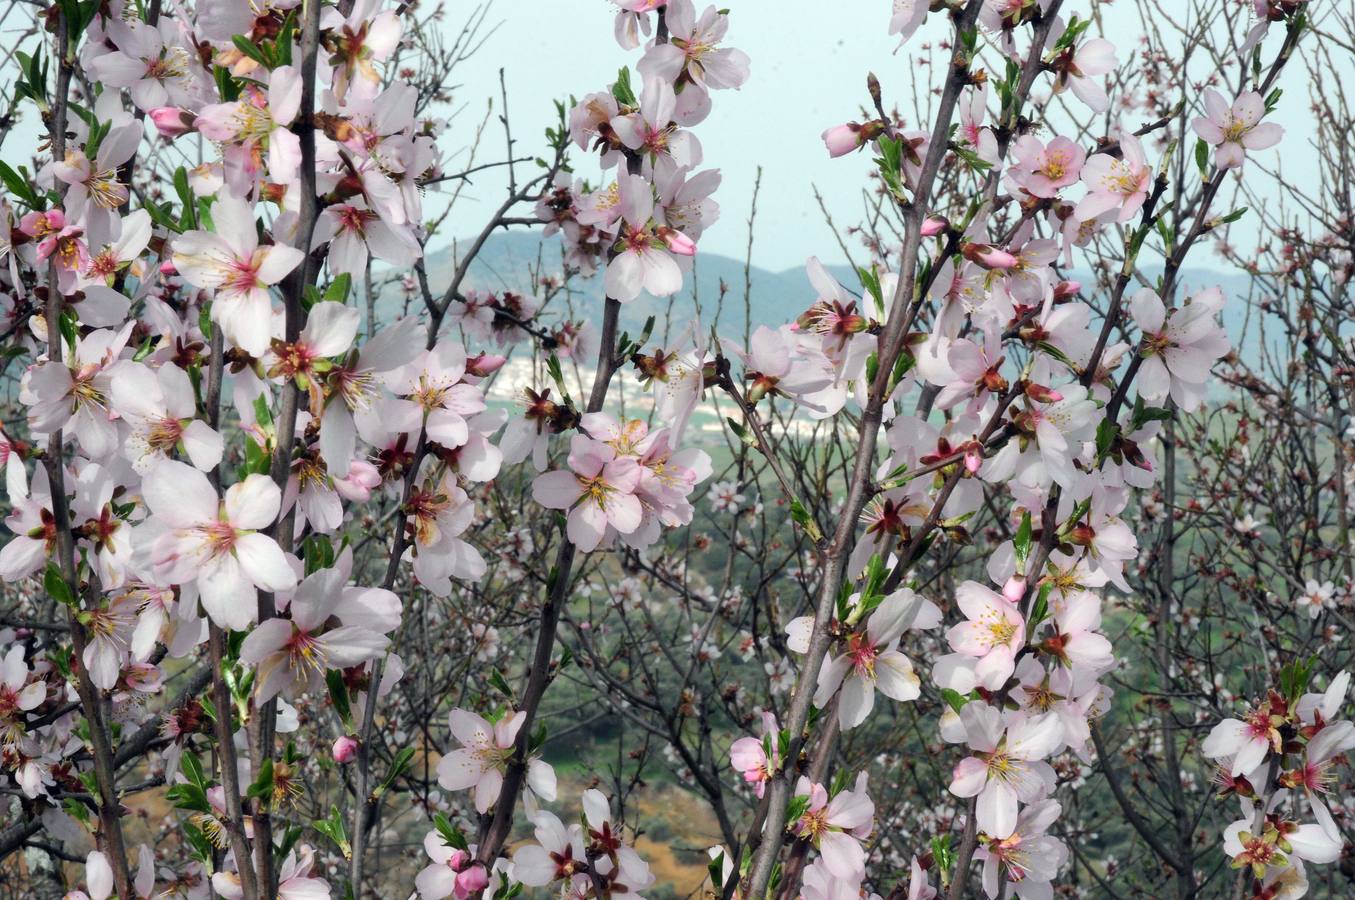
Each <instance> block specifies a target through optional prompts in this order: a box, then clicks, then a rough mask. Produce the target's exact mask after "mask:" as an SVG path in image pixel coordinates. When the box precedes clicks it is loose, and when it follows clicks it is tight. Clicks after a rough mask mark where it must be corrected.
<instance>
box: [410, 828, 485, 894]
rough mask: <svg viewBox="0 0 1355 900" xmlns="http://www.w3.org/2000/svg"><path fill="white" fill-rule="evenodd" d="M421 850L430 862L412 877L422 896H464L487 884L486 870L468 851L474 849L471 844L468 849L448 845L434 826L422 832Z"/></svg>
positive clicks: (480, 889) (481, 888) (483, 887)
mask: <svg viewBox="0 0 1355 900" xmlns="http://www.w3.org/2000/svg"><path fill="white" fill-rule="evenodd" d="M423 850H424V852H425V853H427V854H428V858H429V859H430V860H432V862H431V863H430V864H429V865H427V866H425V867H424V868H423V869H421V870H420V871H419V874H418V875H416V876H415V877H414V887H415V888H417V889H418V891H419V897H420V898H421V900H442V898H444V897H455V898H456V900H466V898H468V897H470V896H472V895H474V894H476V893H478V892H479V891H482V890H484V889H485V887H486V886H488V884H489V873H488V872H486V871H485V867H484V865H483V864H482V863H479V862H476V861H475V858H474V857H473V856H472V855H471V854H473V853H474V852H475V847H474V846H472V847H470V848H469V850H470V852H469V853H468V852H467V851H466V850H459V849H457V848H455V847H451V846H449V845H448V844H447V843H446V842H445V841H444V840H443V837H442V835H441V834H440V833H439V832H438V831H436V830H433V831H430V832H428V834H426V835H424V839H423Z"/></svg>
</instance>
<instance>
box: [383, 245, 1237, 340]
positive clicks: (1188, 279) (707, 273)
mask: <svg viewBox="0 0 1355 900" xmlns="http://www.w3.org/2000/svg"><path fill="white" fill-rule="evenodd" d="M468 244H469V242H462V243H461V244H460V245H459V246H458V247H457V248H444V249H441V250H438V251H435V252H433V253H431V254H429V257H428V266H427V268H428V275H429V282H430V284H431V286H432V288H433V290H434V291H435V292H436V291H440V290H442V289H444V288H445V286H446V285H447V284H448V283H449V282H450V280H451V277H452V274H453V272H454V270H455V267H456V260H457V258H458V252H459V251H460V250H463V249H464V248H466V247H467V246H468ZM560 246H561V245H560V240H559V238H558V237H552V238H542V237H541V236H540V234H539V233H538V232H535V231H508V232H498V233H496V234H494V235H492V236H491V237H490V238H489V239H488V240H487V241H486V242H485V246H484V247H483V248H482V249H481V251H480V254H479V255H478V256H477V257H476V259H475V260H474V262H472V264H471V268H470V271H469V273H468V276H467V284H466V287H468V288H474V289H479V290H489V291H496V290H513V291H518V292H525V291H529V290H530V289H531V273H533V272H539V273H542V274H547V275H549V274H558V273H559V272H560V271H561V250H560ZM828 269H829V271H830V272H832V273H833V274H834V275H835V276H836V277H837V278H838V280H839V281H841V282H842V284H844V285H845V286H847V287H848V288H849V289H851V290H853V291H859V290H860V280H859V279H858V278H857V276H856V273H855V272H853V271H852V269H851V267H850V266H846V265H832V266H829V267H828ZM694 271H695V275H696V277H695V278H691V277H688V278H687V280H686V285H685V287H684V289H683V291H682V292H681V293H680V294H678V295H676V296H675V297H674V298H666V299H658V298H654V297H650V296H649V295H648V294H642V295H641V296H640V297H639V298H637V299H636V300H635V301H633V302H631V303H628V304H626V306H625V307H624V310H623V313H622V323H621V324H622V328H623V329H626V330H629V331H630V332H631V333H632V334H635V333H636V332H638V330H639V329H640V328H641V327H643V324H644V321H645V319H646V318H647V317H648V316H651V315H652V316H654V317H655V320H656V326H655V334H656V336H660V337H661V336H662V335H663V333H664V326H665V321H666V318H667V317H669V316H671V319H668V322H669V326H668V327H669V328H670V329H671V330H672V333H673V334H675V335H676V334H678V333H680V332H681V331H682V330H683V329H685V328H686V327H688V324H689V322H690V321H691V318H692V310H693V306H692V298H693V296H695V297H696V298H697V299H698V300H699V302H700V308H701V319H702V323H703V327H705V328H709V323H710V322H712V321H717V320H718V325H719V331H720V333H721V334H725V335H730V336H738V335H742V334H743V330H744V324H745V296H747V298H748V302H747V318H748V322H749V324H750V325H751V327H752V328H757V327H758V326H759V325H768V326H771V327H775V326H777V325H779V324H781V323H784V322H787V321H789V320H791V319H793V318H794V317H795V316H797V315H798V314H800V313H801V312H803V311H804V310H805V309H806V308H807V307H808V306H809V304H810V303H812V302H813V301H814V299H815V295H814V291H813V289H812V288H811V287H810V284H809V280H808V278H807V277H806V276H805V273H804V269H803V268H798V267H797V268H793V269H786V270H784V271H779V272H776V271H772V270H770V269H765V268H762V267H761V266H756V265H755V266H752V267H751V268H749V269H747V271H746V272H745V266H744V263H743V262H742V261H741V260H736V259H731V258H729V257H727V256H721V255H719V254H717V253H707V252H702V253H700V254H698V255H697V257H696V258H695V260H694ZM1074 276H1075V277H1077V278H1078V279H1079V280H1081V281H1082V282H1083V283H1084V284H1090V283H1091V282H1092V281H1093V279H1091V278H1090V277H1089V274H1088V273H1087V272H1085V271H1084V272H1074ZM1181 282H1182V286H1183V288H1184V289H1185V290H1186V291H1188V292H1190V291H1195V290H1199V289H1201V288H1204V287H1210V286H1214V285H1217V286H1219V287H1222V288H1223V290H1224V293H1225V294H1226V295H1227V296H1228V297H1230V298H1239V297H1241V296H1242V295H1243V294H1245V292H1246V291H1247V289H1248V285H1249V279H1248V277H1247V276H1246V275H1245V274H1244V273H1241V272H1237V271H1227V270H1211V269H1204V268H1192V269H1186V270H1185V271H1184V273H1183V275H1182V278H1181ZM722 286H723V291H722ZM1130 290H1131V291H1132V290H1134V288H1133V287H1132V286H1131V288H1130ZM1178 296H1180V294H1179V293H1178ZM387 302H389V301H387ZM566 302H567V301H566V298H564V297H563V296H560V297H557V298H556V299H555V300H554V301H553V302H552V306H551V307H548V309H547V312H550V311H551V310H555V311H556V312H560V313H562V312H563V310H564V308H565V303H566ZM568 302H569V303H570V304H572V308H573V316H574V317H575V318H582V319H589V320H592V321H598V320H599V319H600V317H601V312H602V278H601V276H600V275H598V276H595V277H593V278H590V279H576V281H575V284H574V291H573V292H572V294H571V295H570V297H569V298H568ZM1245 314H1246V307H1245V304H1243V303H1240V302H1234V303H1230V304H1228V305H1227V306H1226V307H1225V313H1224V325H1225V327H1226V328H1227V330H1228V332H1229V335H1230V336H1231V337H1232V338H1233V339H1234V341H1236V340H1237V338H1238V336H1239V335H1241V334H1242V332H1243V328H1242V325H1243V321H1244V317H1245ZM1250 343H1252V342H1251V341H1248V344H1250ZM1249 351H1251V352H1254V347H1243V352H1244V354H1249Z"/></svg>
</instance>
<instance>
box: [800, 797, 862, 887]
mask: <svg viewBox="0 0 1355 900" xmlns="http://www.w3.org/2000/svg"><path fill="white" fill-rule="evenodd" d="M795 796H797V797H808V798H809V805H808V806H807V807H805V810H804V812H803V813H801V814H800V818H799V819H797V820H796V821H795V822H793V823H791V825H790V829H791V831H793V832H794V833H795V834H796V836H798V837H799V838H801V839H803V840H807V841H809V842H811V843H812V844H813V845H814V847H815V848H816V849H817V850H818V851H819V858H820V859H821V860H822V861H823V864H824V866H826V867H827V869H828V871H829V872H830V873H832V874H833V876H834V877H836V878H841V879H843V880H845V881H849V882H853V883H859V882H860V881H861V879H862V878H863V877H864V876H865V871H866V851H865V849H864V848H863V847H862V846H861V841H862V840H864V839H865V838H867V837H869V836H870V833H871V831H873V830H874V827H875V804H874V803H872V802H871V799H870V797H869V796H868V795H867V794H866V773H865V772H862V773H860V774H859V775H858V776H857V778H856V786H855V788H854V789H853V790H846V791H841V792H839V793H838V794H837V796H835V797H833V798H832V799H831V800H830V799H829V797H828V791H827V789H825V788H824V786H823V785H821V784H811V783H810V781H809V779H808V778H805V777H804V776H801V777H800V780H799V782H798V783H797V784H796V786H795Z"/></svg>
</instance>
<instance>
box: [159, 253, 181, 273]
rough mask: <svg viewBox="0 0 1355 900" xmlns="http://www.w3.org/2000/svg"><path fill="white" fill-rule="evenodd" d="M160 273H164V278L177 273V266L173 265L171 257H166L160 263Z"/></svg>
mask: <svg viewBox="0 0 1355 900" xmlns="http://www.w3.org/2000/svg"><path fill="white" fill-rule="evenodd" d="M160 274H161V275H164V276H165V277H166V278H168V277H169V276H171V275H178V274H179V270H178V268H177V267H176V266H175V265H174V258H173V257H166V258H165V259H164V261H162V262H161V263H160Z"/></svg>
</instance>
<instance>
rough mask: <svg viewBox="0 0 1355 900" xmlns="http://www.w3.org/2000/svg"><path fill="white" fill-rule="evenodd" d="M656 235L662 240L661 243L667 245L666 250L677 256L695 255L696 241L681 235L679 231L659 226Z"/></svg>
mask: <svg viewBox="0 0 1355 900" xmlns="http://www.w3.org/2000/svg"><path fill="white" fill-rule="evenodd" d="M658 234H659V237H661V238H663V242H664V243H665V244H667V245H668V249H669V250H670V251H671V252H673V253H676V254H677V255H678V256H695V255H696V241H694V240H692V239H691V238H689V237H687V235H685V234H683V233H682V232H681V231H678V230H677V229H675V228H668V227H667V226H660V227H659V231H658Z"/></svg>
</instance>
